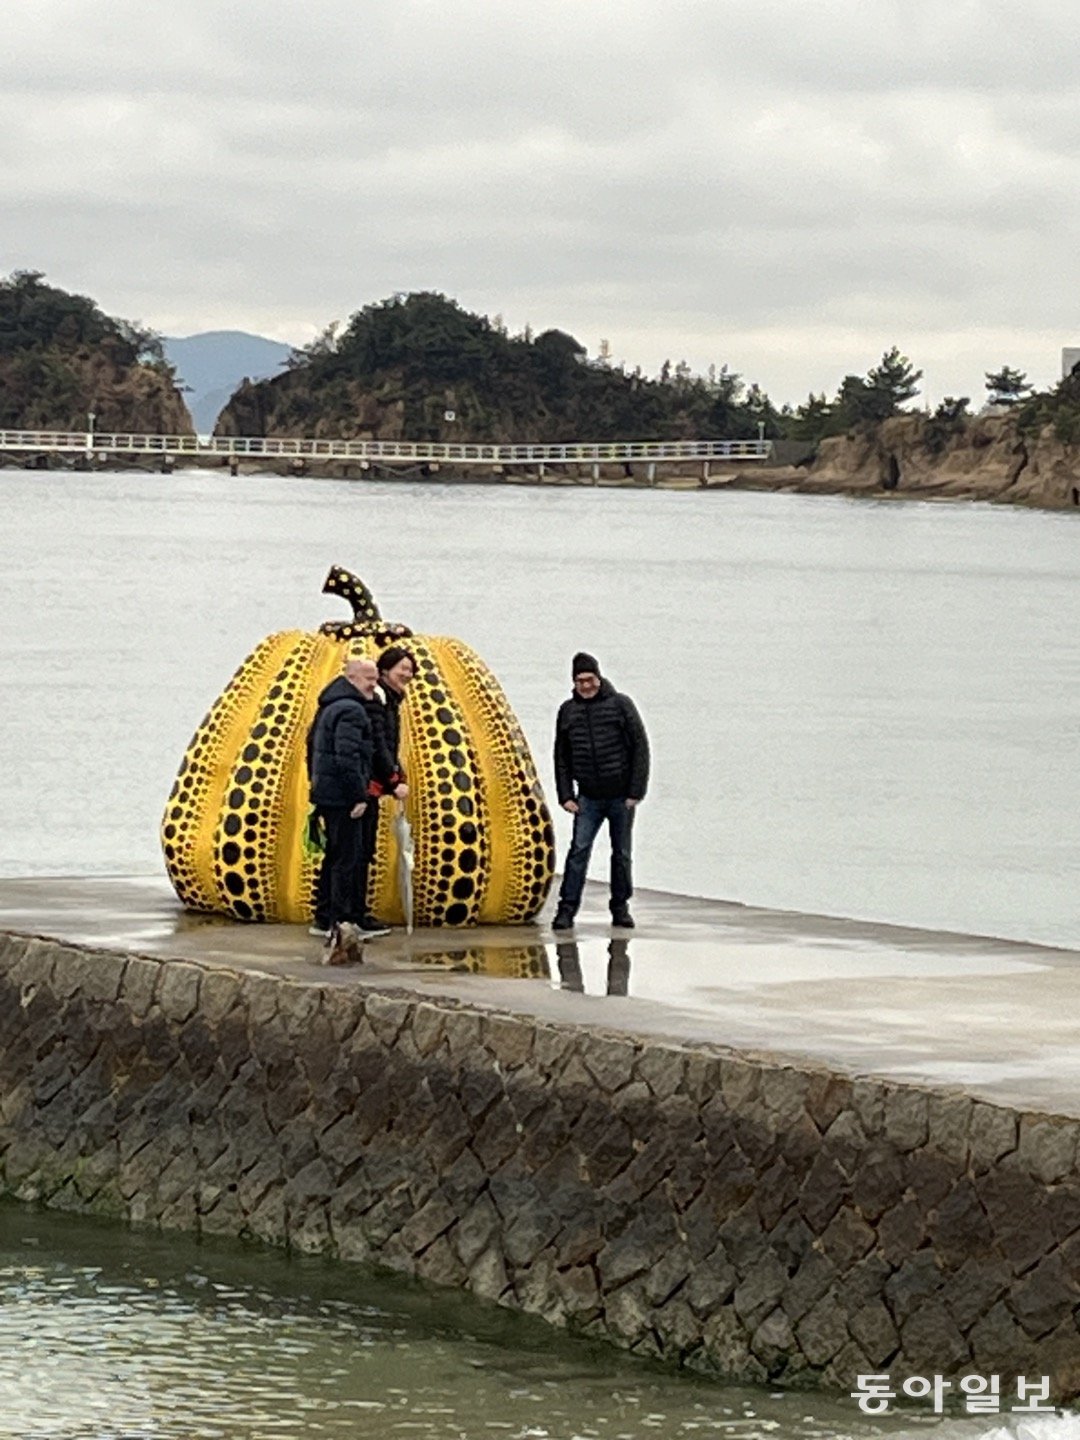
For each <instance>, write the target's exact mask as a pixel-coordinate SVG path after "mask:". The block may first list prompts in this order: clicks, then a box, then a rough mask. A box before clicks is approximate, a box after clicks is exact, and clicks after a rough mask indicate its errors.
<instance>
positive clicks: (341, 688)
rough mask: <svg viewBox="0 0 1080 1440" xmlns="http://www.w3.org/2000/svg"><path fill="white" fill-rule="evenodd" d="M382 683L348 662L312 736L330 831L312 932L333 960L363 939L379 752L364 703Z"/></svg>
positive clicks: (319, 800) (315, 790) (364, 664)
mask: <svg viewBox="0 0 1080 1440" xmlns="http://www.w3.org/2000/svg"><path fill="white" fill-rule="evenodd" d="M378 679H379V672H378V670H377V669H376V668H375V663H374V661H372V660H349V661H348V662H347V663H346V665H345V672H344V674H342V675H339V676H338V677H337V679H336V680H332V681H331V682H330V684H329V685H327V686H326V688H325V689H324V690H323V692H322V694H321V695H320V696H319V704H318V709H317V710H316V712H315V721H314V723H313V725H312V727H311V729H310V730H309V731H308V739H307V762H308V775H309V777H310V779H311V792H310V793H311V803H312V804H313V805H314V806H315V808H316V809H317V811H318V812H319V815H320V816H321V817H322V821H323V824H324V825H325V827H326V854H325V855H324V857H323V863H322V869H321V870H320V872H319V883H318V888H317V894H316V900H315V924H314V926H313V927H312V929H313V931H316V932H317V933H319V934H323V935H325V936H326V937H327V953H328V954H335V955H336V954H339V953H341V951H342V950H343V949H346V950H347V949H348V948H349V946H350V944H353V945H355V944H357V943H359V941H360V939H361V938H362V935H361V932H360V929H359V926H360V921H361V920H362V919H363V918H364V915H365V913H366V908H367V907H366V904H365V899H364V892H363V890H362V888H361V884H362V882H363V880H364V879H365V878H366V871H365V869H364V866H363V859H364V850H363V847H364V828H363V819H364V815H365V813H366V812H367V809H368V785H369V783H370V781H371V771H372V759H373V754H374V736H373V733H372V727H371V720H370V718H369V716H368V712H367V708H366V704H365V699H370V698H371V696H372V695H373V694H374V693H375V687H376V685H377V683H378ZM343 927H345V928H343ZM342 940H344V941H345V942H346V943H345V945H344V946H343V945H342V943H341V942H342Z"/></svg>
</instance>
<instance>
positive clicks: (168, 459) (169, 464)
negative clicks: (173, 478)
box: [161, 455, 176, 475]
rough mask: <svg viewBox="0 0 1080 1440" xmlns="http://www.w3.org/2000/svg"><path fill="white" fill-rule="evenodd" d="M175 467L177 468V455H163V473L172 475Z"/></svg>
mask: <svg viewBox="0 0 1080 1440" xmlns="http://www.w3.org/2000/svg"><path fill="white" fill-rule="evenodd" d="M175 468H176V458H175V456H172V455H163V456H162V457H161V473H162V475H171V474H172V472H173V470H174V469H175Z"/></svg>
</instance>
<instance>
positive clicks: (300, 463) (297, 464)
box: [289, 455, 307, 475]
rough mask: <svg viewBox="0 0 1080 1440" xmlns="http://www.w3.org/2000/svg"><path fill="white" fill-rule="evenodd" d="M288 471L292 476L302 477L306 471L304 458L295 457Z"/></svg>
mask: <svg viewBox="0 0 1080 1440" xmlns="http://www.w3.org/2000/svg"><path fill="white" fill-rule="evenodd" d="M289 469H290V470H291V471H292V473H293V474H294V475H303V473H304V471H305V470H306V469H307V465H306V463H305V461H304V457H303V456H302V455H297V456H296V458H295V459H294V460H293V462H292V464H291V465H290V466H289Z"/></svg>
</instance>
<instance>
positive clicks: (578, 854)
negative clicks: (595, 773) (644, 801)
mask: <svg viewBox="0 0 1080 1440" xmlns="http://www.w3.org/2000/svg"><path fill="white" fill-rule="evenodd" d="M605 820H606V821H607V825H608V830H609V831H610V834H611V909H612V911H613V912H614V911H616V910H620V909H621V908H622V907H623V906H624V905H625V904H626V903H627V902H628V901H629V899H630V896H631V895H633V893H634V882H633V876H632V873H631V859H630V842H631V838H632V836H633V831H634V812H633V810H631V809H628V808H627V804H626V797H625V796H624V795H620V796H617V797H616V798H615V799H613V800H590V799H589V797H588V796H587V795H579V796H578V812H577V814H576V815H575V816H574V834H573V837H572V839H571V841H570V853H569V854H568V855H567V857H566V867H565V869H564V870H563V880H562V889H561V890H560V891H559V909H560V910H569V911H570V913H571V915H576V914H577V909H578V906H579V905H580V904H581V893H582V891H583V890H584V889H585V875H586V872H587V871H588V868H589V856H590V855H591V854H592V847H593V842H594V841H595V839H596V837H597V835H599V833H600V829H601V827H602V826H603V824H604V821H605Z"/></svg>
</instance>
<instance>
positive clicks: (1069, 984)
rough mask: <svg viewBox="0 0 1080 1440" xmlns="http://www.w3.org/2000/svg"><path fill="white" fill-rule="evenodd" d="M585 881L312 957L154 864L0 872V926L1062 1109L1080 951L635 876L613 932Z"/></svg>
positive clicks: (1076, 1073) (280, 933)
mask: <svg viewBox="0 0 1080 1440" xmlns="http://www.w3.org/2000/svg"><path fill="white" fill-rule="evenodd" d="M604 899H605V892H604V891H603V890H601V889H599V888H594V887H590V891H589V893H588V894H587V897H586V903H585V906H584V908H583V910H582V914H581V915H580V916H579V923H578V925H577V926H576V928H575V930H574V931H573V932H572V934H571V935H570V936H567V937H565V938H564V937H563V936H554V935H553V934H552V932H551V929H550V925H549V923H547V922H545V923H542V924H540V925H536V926H521V927H515V928H496V927H486V928H484V929H481V930H470V931H459V930H455V931H451V930H423V931H417V932H416V933H414V934H413V935H411V936H406V935H404V934H403V933H402V932H401V931H395V932H394V933H393V934H392V935H389V936H387V937H385V938H383V939H378V940H373V941H370V942H368V944H367V945H366V946H365V956H366V960H365V963H364V965H362V966H357V967H348V968H342V969H327V968H325V967H323V966H322V965H321V964H320V963H319V959H320V954H321V944H320V942H319V941H318V940H317V939H314V938H312V937H310V936H309V935H308V934H307V932H306V930H305V929H304V928H302V927H300V926H295V925H241V924H238V923H235V922H232V921H229V920H224V919H220V918H217V917H210V916H198V915H191V914H188V913H186V912H185V911H183V910H182V909H181V908H180V907H179V905H178V903H177V901H176V899H175V897H174V895H173V893H172V891H171V889H170V888H169V886H168V884H167V882H166V881H165V880H163V879H157V878H153V877H136V878H130V877H129V878H93V879H69V878H61V879H22V880H3V881H0V931H12V932H18V933H23V934H34V935H41V936H47V937H49V938H54V939H58V940H65V941H69V942H74V943H77V944H81V945H89V946H97V947H101V948H104V949H109V950H123V951H132V952H138V953H140V954H145V955H156V956H162V957H165V956H168V957H172V958H178V959H190V960H199V961H201V962H203V963H207V964H221V965H228V966H230V967H233V968H237V969H247V970H256V971H259V972H261V973H268V974H275V975H281V976H283V977H288V978H292V979H316V978H317V979H319V980H322V981H328V982H330V983H333V984H343V985H353V984H360V985H375V986H378V987H379V988H380V989H386V988H388V987H395V986H400V987H403V988H407V989H410V990H414V991H416V992H418V993H420V994H428V995H440V996H449V997H452V998H454V999H457V1000H459V1001H461V1002H463V1003H466V1004H470V1005H482V1006H487V1007H490V1008H493V1009H499V1010H513V1011H515V1012H516V1013H519V1014H531V1015H535V1016H538V1017H542V1018H546V1019H551V1020H557V1021H559V1022H562V1023H569V1024H581V1025H588V1026H594V1027H597V1028H602V1029H605V1030H610V1031H619V1032H629V1033H635V1034H642V1035H646V1034H647V1035H663V1036H669V1037H672V1038H675V1039H679V1040H688V1041H708V1042H710V1043H712V1044H717V1045H723V1046H727V1047H730V1048H732V1049H738V1050H743V1051H747V1050H748V1051H752V1052H755V1053H759V1054H768V1055H771V1056H774V1057H775V1056H780V1057H790V1058H798V1059H800V1060H805V1059H808V1058H809V1059H813V1060H816V1061H819V1062H821V1063H823V1064H827V1065H830V1066H832V1067H834V1068H836V1069H838V1070H841V1071H844V1072H846V1073H848V1074H874V1075H879V1076H888V1077H891V1078H894V1079H905V1080H916V1081H921V1082H926V1083H932V1084H934V1085H935V1086H954V1087H959V1088H961V1089H963V1090H964V1091H965V1092H967V1093H970V1094H974V1095H978V1096H980V1097H984V1098H987V1099H992V1100H995V1101H998V1102H1000V1103H1003V1104H1012V1105H1018V1106H1023V1107H1027V1108H1034V1109H1041V1110H1047V1111H1050V1112H1052V1113H1059V1114H1067V1115H1080V1022H1078V1015H1080V953H1077V952H1074V951H1068V950H1055V949H1050V948H1046V947H1042V946H1037V945H1025V944H1021V943H1018V942H1013V941H1005V940H993V939H986V938H981V937H978V936H969V935H953V934H947V933H943V932H934V931H928V930H915V929H906V928H900V927H897V926H889V925H876V924H869V923H863V922H857V921H847V920H838V919H830V918H826V917H823V916H813V915H798V914H791V913H787V912H781V911H773V910H760V909H754V908H751V907H747V906H741V905H729V904H722V903H719V902H716V901H706V900H696V899H690V898H687V897H683V896H676V895H661V894H657V893H650V892H639V893H638V895H636V896H635V899H634V913H635V917H636V919H637V922H638V923H637V928H636V929H635V930H632V931H627V930H613V929H612V928H611V926H610V924H609V923H608V917H607V912H606V910H605V908H604Z"/></svg>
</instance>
